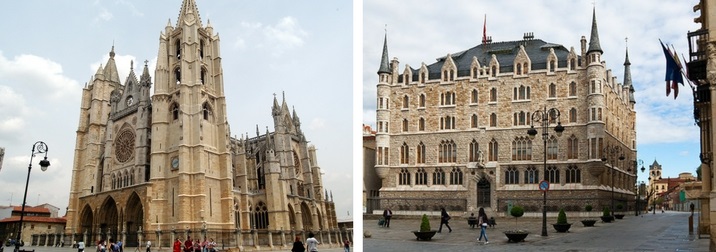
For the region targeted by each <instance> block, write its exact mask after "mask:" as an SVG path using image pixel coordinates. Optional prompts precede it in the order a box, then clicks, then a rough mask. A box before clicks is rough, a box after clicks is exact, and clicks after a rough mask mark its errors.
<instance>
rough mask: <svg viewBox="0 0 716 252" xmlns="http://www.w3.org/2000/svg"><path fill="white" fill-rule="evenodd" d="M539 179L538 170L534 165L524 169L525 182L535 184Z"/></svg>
mask: <svg viewBox="0 0 716 252" xmlns="http://www.w3.org/2000/svg"><path fill="white" fill-rule="evenodd" d="M539 181H540V178H539V170H537V168H535V167H534V166H530V167H527V169H525V184H537V183H538V182H539Z"/></svg>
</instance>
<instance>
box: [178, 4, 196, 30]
mask: <svg viewBox="0 0 716 252" xmlns="http://www.w3.org/2000/svg"><path fill="white" fill-rule="evenodd" d="M183 21H187V22H189V23H192V22H194V21H198V22H199V26H201V17H200V16H199V9H197V8H196V1H194V0H184V1H182V4H181V11H180V12H179V19H177V27H179V24H181V22H183Z"/></svg>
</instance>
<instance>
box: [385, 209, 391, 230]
mask: <svg viewBox="0 0 716 252" xmlns="http://www.w3.org/2000/svg"><path fill="white" fill-rule="evenodd" d="M392 217H393V211H390V208H386V209H385V210H383V219H385V223H383V226H384V227H390V218H392Z"/></svg>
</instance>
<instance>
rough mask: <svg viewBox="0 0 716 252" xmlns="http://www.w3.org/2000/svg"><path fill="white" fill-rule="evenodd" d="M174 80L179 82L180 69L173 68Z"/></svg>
mask: <svg viewBox="0 0 716 252" xmlns="http://www.w3.org/2000/svg"><path fill="white" fill-rule="evenodd" d="M174 80H176V82H177V85H179V84H180V83H181V69H179V68H178V67H177V68H174Z"/></svg>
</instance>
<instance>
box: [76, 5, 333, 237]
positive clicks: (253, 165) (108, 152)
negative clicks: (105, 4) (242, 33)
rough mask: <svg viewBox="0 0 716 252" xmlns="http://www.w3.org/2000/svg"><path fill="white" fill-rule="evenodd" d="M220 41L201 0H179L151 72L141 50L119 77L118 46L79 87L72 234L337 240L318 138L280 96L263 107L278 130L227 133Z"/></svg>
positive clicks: (160, 43)
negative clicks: (139, 60)
mask: <svg viewBox="0 0 716 252" xmlns="http://www.w3.org/2000/svg"><path fill="white" fill-rule="evenodd" d="M219 42H220V39H219V36H218V33H216V32H214V29H213V27H212V26H211V24H210V23H209V21H207V22H206V25H204V24H203V23H202V19H201V17H200V15H199V11H198V8H197V6H196V3H195V1H193V0H184V1H183V2H182V5H181V9H180V13H179V18H178V20H177V22H176V25H172V23H171V22H169V23H167V25H166V26H165V27H164V30H163V31H162V32H161V33H160V36H159V50H158V56H157V65H156V69H155V73H154V82H152V77H151V76H150V74H149V69H148V66H147V62H146V61H145V63H144V65H143V66H142V73H141V75H139V76H137V75H136V74H135V72H134V63H133V62H132V65H131V69H132V70H131V71H130V73H129V75H128V76H127V77H126V79H125V81H124V82H120V77H119V75H118V73H117V67H116V63H115V60H114V56H115V52H114V47H113V48H112V50H111V51H110V58H109V60H108V62H107V63H106V65H104V67H102V66H100V68H99V69H98V70H97V73H96V74H95V76H93V78H92V79H91V80H90V81H89V83H88V84H87V85H86V86H85V88H84V89H83V94H82V104H81V111H80V120H79V127H78V130H77V143H76V149H75V162H74V169H73V174H72V184H71V192H70V202H69V207H68V212H67V229H66V230H67V231H66V232H67V235H68V236H70V237H71V239H72V240H78V241H79V240H83V241H85V242H87V241H94V240H100V239H113V240H123V241H125V244H127V245H128V246H136V245H138V244H142V242H143V241H146V240H151V241H152V242H153V243H154V244H157V245H159V244H161V245H162V246H164V247H166V246H169V245H170V243H171V242H173V240H174V239H175V238H179V237H181V238H182V239H186V237H187V236H191V237H194V238H201V239H203V238H212V237H213V238H214V239H217V240H218V239H219V238H222V239H223V240H224V243H225V244H224V245H223V247H234V248H241V249H242V250H244V249H247V248H248V249H259V248H261V247H262V246H269V247H272V248H273V247H274V246H277V245H278V246H285V245H286V244H289V243H290V242H291V241H292V240H293V237H295V236H296V235H301V236H305V235H307V233H308V232H314V233H316V235H317V237H321V238H323V239H322V241H324V243H325V244H328V245H330V244H333V243H335V244H340V242H341V241H342V238H341V235H342V234H339V232H338V231H339V230H338V229H337V221H336V215H335V207H334V204H333V199H332V196H330V195H329V193H328V191H327V189H326V188H324V187H323V183H322V180H321V168H320V166H319V165H318V162H317V154H316V148H315V147H313V146H311V145H309V144H308V140H306V137H305V136H304V135H303V132H302V131H301V122H300V119H299V117H298V115H297V113H296V112H295V111H293V113H291V111H289V110H288V105H287V104H286V101H285V99H284V100H283V102H282V103H281V105H279V103H278V101H277V100H276V98H274V101H273V108H272V109H271V110H270V111H268V110H267V111H266V113H267V115H269V114H270V115H271V116H272V117H273V119H274V125H273V129H272V131H269V129H268V127H267V128H266V130H265V133H264V134H260V133H259V130H258V128H257V132H256V137H253V138H251V137H248V136H242V137H241V138H235V137H231V132H230V129H229V125H228V120H227V106H226V95H225V93H224V79H223V69H222V66H221V58H222V56H221V52H220V50H219V48H220V44H219ZM152 88H153V90H154V91H153V93H151V94H150V90H151V89H152ZM267 102H268V101H267ZM279 234H280V235H279ZM279 241H280V242H279Z"/></svg>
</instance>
